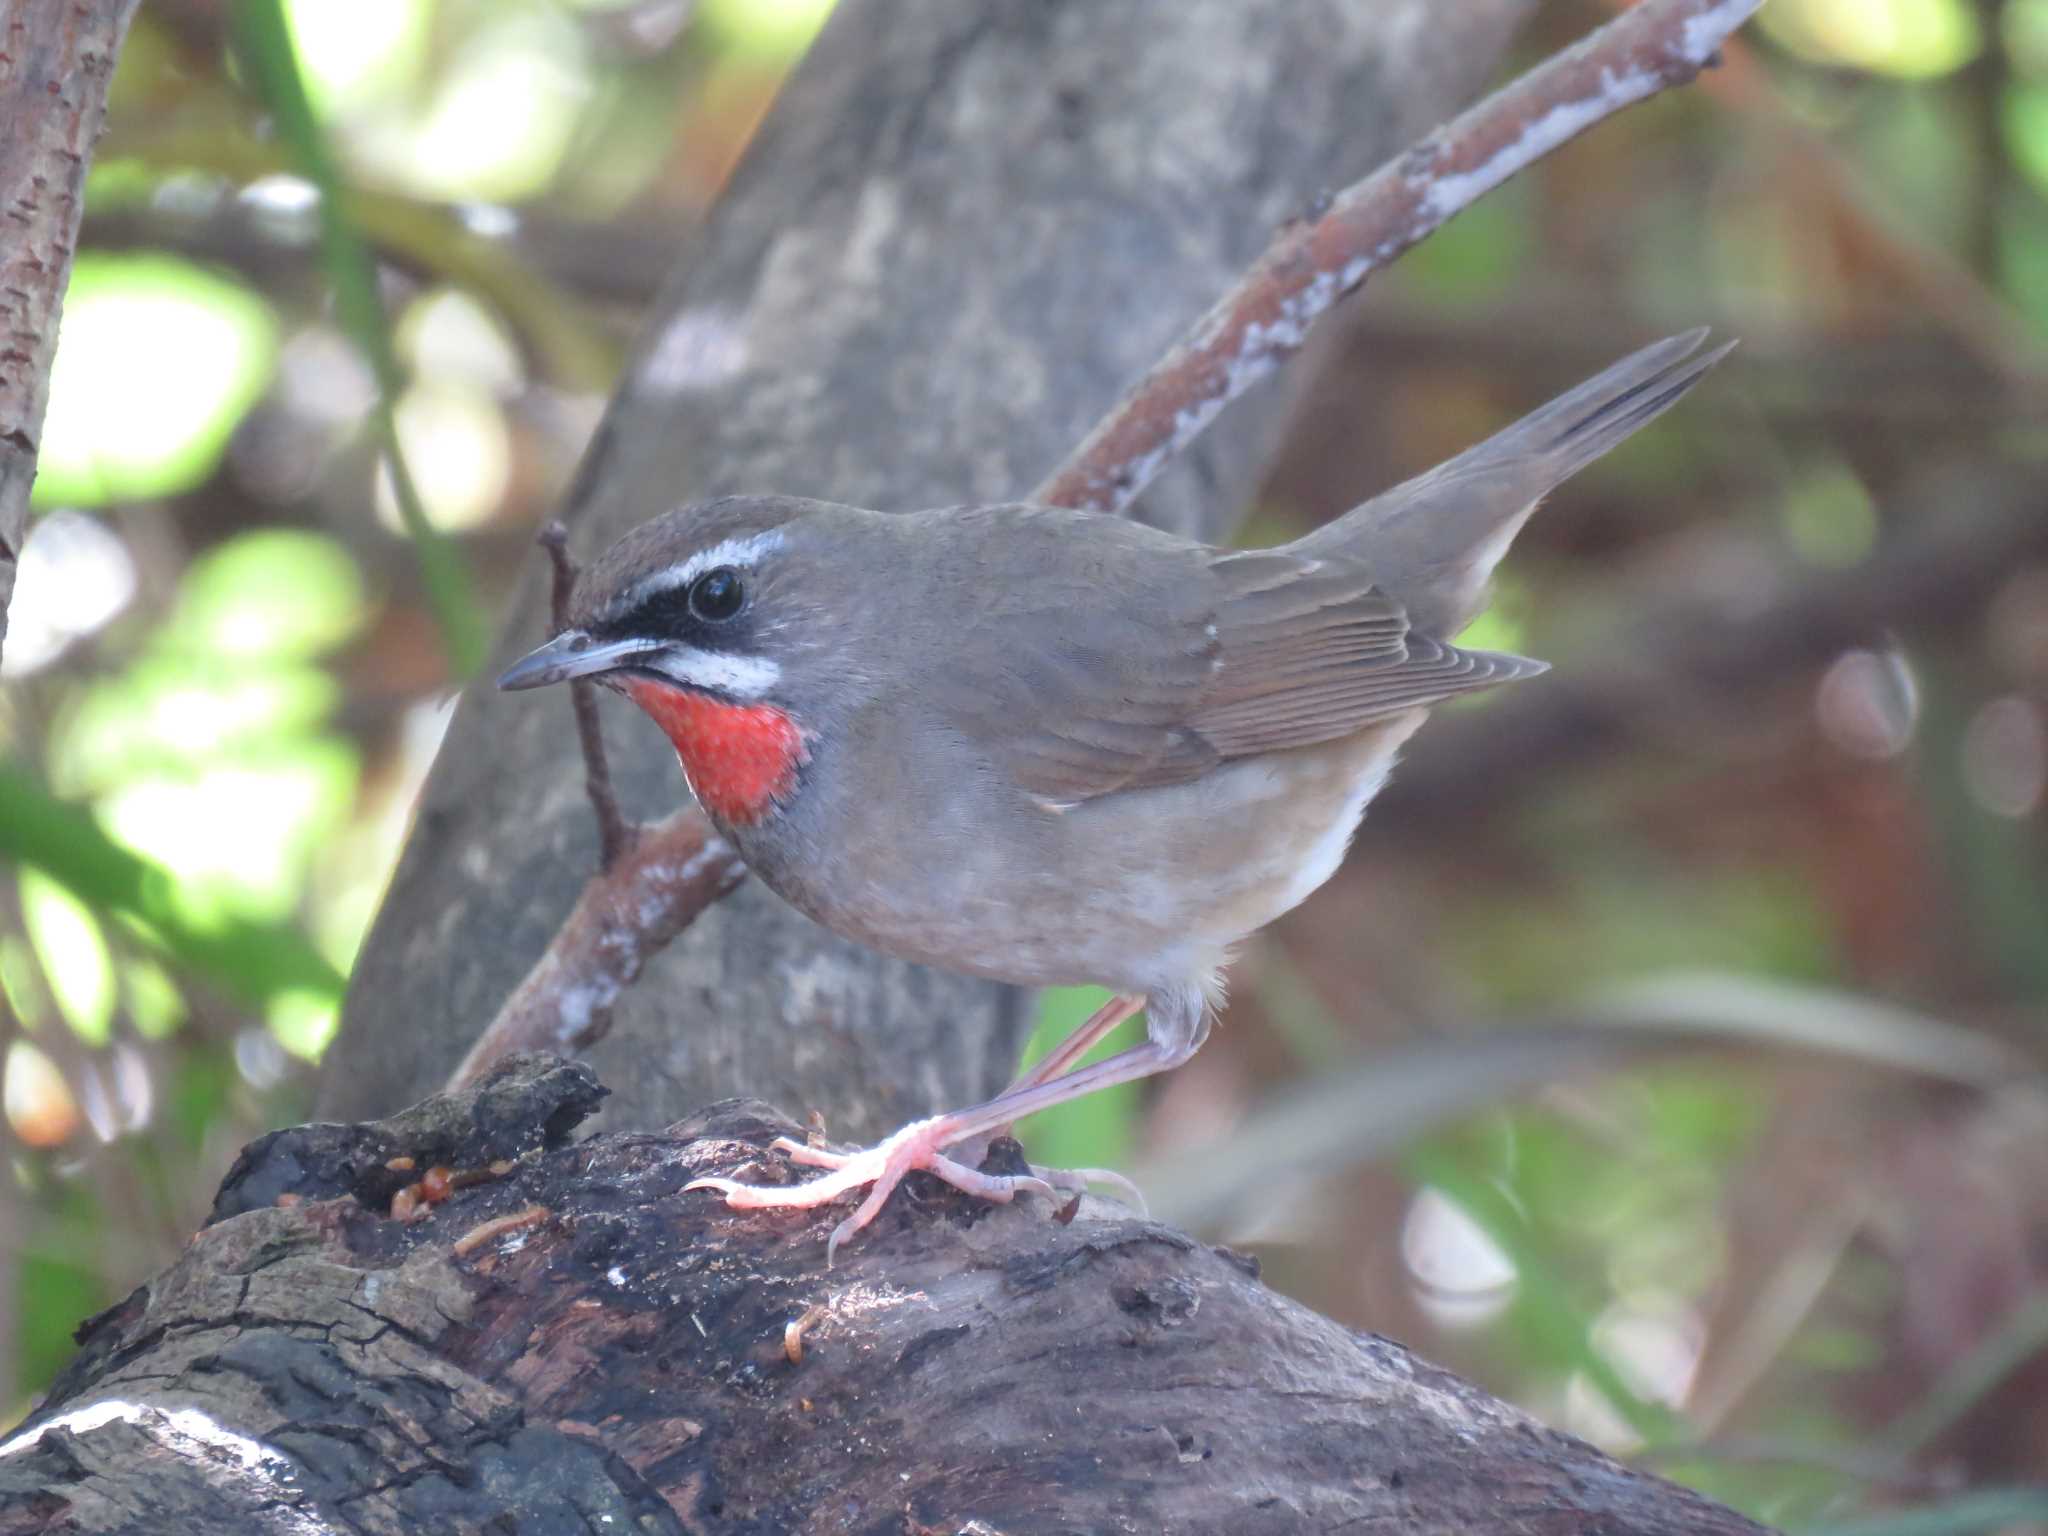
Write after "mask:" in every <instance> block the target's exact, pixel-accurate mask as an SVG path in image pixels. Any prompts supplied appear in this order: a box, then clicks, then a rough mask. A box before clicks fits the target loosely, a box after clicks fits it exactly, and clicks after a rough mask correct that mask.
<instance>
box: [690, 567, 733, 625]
mask: <svg viewBox="0 0 2048 1536" xmlns="http://www.w3.org/2000/svg"><path fill="white" fill-rule="evenodd" d="M746 596H747V592H746V588H744V587H742V586H741V585H740V573H739V572H738V571H736V570H734V569H733V568H732V567H731V566H729V565H721V566H720V567H719V568H718V569H717V570H715V571H706V572H705V573H704V574H703V575H702V576H699V577H698V578H697V579H696V580H695V581H693V582H691V583H690V612H692V613H694V614H695V615H696V616H697V617H698V618H700V619H709V620H712V621H713V622H716V621H717V620H719V619H729V618H731V617H732V616H733V615H734V614H736V613H738V612H739V611H740V604H741V603H742V602H744V601H745V600H746Z"/></svg>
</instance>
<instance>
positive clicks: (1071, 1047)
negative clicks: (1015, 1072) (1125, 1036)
mask: <svg viewBox="0 0 2048 1536" xmlns="http://www.w3.org/2000/svg"><path fill="white" fill-rule="evenodd" d="M1144 1006H1145V994H1144V993H1142V992H1119V993H1117V994H1116V996H1114V997H1112V998H1111V999H1110V1000H1109V1001H1108V1002H1106V1003H1104V1004H1103V1005H1102V1006H1101V1007H1100V1008H1098V1009H1096V1010H1095V1011H1094V1012H1093V1013H1091V1014H1089V1015H1088V1017H1087V1018H1086V1019H1084V1020H1083V1021H1082V1022H1081V1024H1080V1026H1079V1027H1078V1028H1077V1029H1075V1031H1074V1032H1073V1033H1072V1034H1070V1035H1068V1036H1067V1038H1066V1039H1064V1040H1062V1041H1061V1042H1060V1043H1059V1044H1058V1045H1056V1046H1054V1047H1053V1048H1052V1049H1051V1050H1050V1051H1047V1052H1046V1053H1045V1055H1043V1056H1041V1057H1040V1058H1039V1059H1038V1060H1037V1061H1034V1062H1033V1063H1032V1064H1031V1065H1030V1066H1029V1067H1027V1068H1025V1069H1024V1072H1023V1074H1022V1075H1021V1076H1019V1077H1018V1079H1017V1080H1016V1081H1015V1082H1014V1083H1012V1084H1010V1086H1009V1087H1007V1088H1005V1089H1004V1090H1003V1093H1004V1094H1012V1093H1016V1092H1017V1091H1018V1090H1020V1089H1023V1088H1035V1087H1037V1086H1038V1085H1039V1084H1040V1083H1044V1082H1050V1081H1051V1080H1052V1079H1053V1078H1055V1077H1058V1076H1059V1075H1060V1074H1061V1073H1062V1072H1065V1071H1066V1070H1067V1069H1068V1068H1069V1067H1071V1066H1073V1064H1074V1063H1075V1062H1077V1061H1079V1060H1080V1059H1081V1058H1082V1057H1083V1056H1086V1055H1087V1054H1088V1053H1089V1052H1090V1051H1092V1050H1094V1049H1095V1047H1096V1045H1097V1044H1098V1043H1100V1042H1101V1041H1102V1040H1103V1039H1104V1038H1105V1037H1107V1036H1108V1034H1109V1032H1110V1031H1111V1030H1113V1029H1115V1028H1116V1027H1117V1025H1119V1024H1121V1023H1123V1021H1124V1020H1125V1019H1128V1018H1130V1017H1132V1016H1133V1015H1135V1014H1136V1013H1137V1012H1138V1011H1139V1010H1140V1009H1142V1008H1143V1007H1144Z"/></svg>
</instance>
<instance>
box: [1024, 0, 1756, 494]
mask: <svg viewBox="0 0 2048 1536" xmlns="http://www.w3.org/2000/svg"><path fill="white" fill-rule="evenodd" d="M1762 3H1763V0H1642V3H1641V4H1639V5H1637V6H1636V7H1635V8H1634V9H1632V10H1630V11H1629V12H1627V13H1626V14H1625V15H1623V16H1620V17H1618V18H1617V19H1616V20H1614V21H1611V22H1609V23H1608V24H1607V25H1606V26H1604V27H1602V28H1601V29H1600V30H1599V31H1597V32H1594V33H1592V34H1591V35H1590V36H1588V37H1586V38H1584V39H1583V40H1581V41H1580V42H1579V43H1577V44H1575V45H1574V46H1572V47H1570V48H1568V49H1566V50H1565V51H1564V52H1562V53H1559V54H1557V55H1555V56H1554V57H1552V58H1551V59H1549V60H1548V61H1546V62H1545V63H1543V64H1541V65H1539V66H1538V67H1537V68H1535V69H1533V70H1531V71H1530V72H1529V73H1528V74H1526V75H1524V76H1522V77H1521V78H1520V79H1519V80H1516V81H1515V82H1514V83H1513V84H1511V85H1508V86H1506V87H1504V88H1503V89H1501V90H1499V91H1496V92H1495V93H1494V94H1493V95H1491V96H1489V97H1487V99H1486V100H1484V101H1482V102H1480V103H1479V105H1477V106H1476V107H1473V108H1472V109H1471V110H1470V111H1468V112H1466V113H1464V114H1463V115H1462V116H1460V117H1458V118H1457V119H1455V120H1454V121H1452V122H1451V123H1449V124H1447V125H1446V126H1444V127H1442V128H1439V129H1437V130H1436V132H1434V133H1432V134H1431V135H1430V136H1429V137H1428V138H1426V139H1424V140H1423V141H1422V142H1421V143H1419V144H1417V145H1415V146H1414V147H1413V148H1412V149H1410V150H1408V151H1407V152H1406V153H1405V154H1403V155H1401V156H1399V157H1398V158H1396V159H1394V160H1392V161H1390V162H1389V163H1387V164H1386V165H1384V166H1382V167H1381V168H1380V169H1379V170H1377V171H1375V172H1373V173H1372V175H1370V176H1368V177H1366V178H1365V180H1363V181H1360V182H1357V183H1355V184H1354V185H1352V186H1350V187H1348V188H1346V189H1345V190H1344V191H1343V192H1340V193H1338V194H1337V196H1336V197H1334V198H1332V199H1331V200H1330V201H1329V204H1328V206H1327V207H1325V208H1323V209H1322V210H1321V211H1320V212H1318V213H1317V214H1316V216H1315V217H1313V218H1309V219H1304V220H1301V221H1298V222H1294V223H1289V224H1287V225H1285V226H1283V227H1282V228H1281V230H1280V232H1279V233H1278V234H1277V235H1275V236H1274V238H1273V242H1272V244H1271V245H1269V246H1268V247H1267V248H1266V253H1265V254H1264V255H1263V256H1261V257H1260V258H1259V259H1258V261H1257V262H1256V263H1254V264H1253V266H1252V268H1251V270H1250V271H1249V272H1247V273H1246V274H1245V276H1244V278H1243V280H1242V281H1241V282H1239V283H1238V285H1237V286H1236V287H1235V288H1233V289H1232V290H1231V291H1230V292H1229V293H1228V294H1226V295H1224V297H1223V299H1222V300H1221V302H1219V303H1218V304H1217V305H1216V306H1215V307H1214V308H1213V309H1211V310H1210V311H1209V313H1208V314H1206V315H1204V316H1203V317H1202V318H1201V320H1200V321H1199V322H1197V323H1196V325H1195V326H1194V328H1193V329H1192V330H1190V331H1189V332H1188V334H1187V335H1186V336H1185V337H1184V338H1182V340H1181V341H1180V342H1179V344H1178V345H1176V346H1175V347H1174V349H1173V350H1172V351H1171V352H1169V353H1168V354H1167V355H1166V357H1165V358H1163V359H1162V360H1161V361H1160V362H1159V363H1158V365H1157V366H1155V367H1154V368H1153V369H1152V371H1151V372H1150V373H1148V374H1147V375H1146V376H1145V377H1144V378H1143V379H1141V380H1139V382H1138V383H1137V384H1136V385H1135V386H1134V387H1133V388H1132V389H1131V391H1130V392H1129V393H1128V394H1127V395H1125V396H1124V398H1123V400H1122V401H1121V402H1120V403H1119V404H1118V405H1117V406H1116V407H1115V408H1114V409H1113V410H1112V411H1111V412H1110V414H1109V415H1108V416H1107V417H1105V418H1104V419H1103V421H1102V422H1101V423H1100V424H1099V425H1097V427H1096V428H1095V430H1094V431H1093V432H1091V433H1089V435H1088V437H1087V439H1086V441H1084V442H1083V443H1082V444H1081V446H1080V447H1079V448H1077V449H1075V450H1074V453H1073V454H1072V455H1071V456H1070V457H1069V458H1068V460H1067V462H1066V463H1065V464H1063V465H1062V466H1061V467H1060V468H1059V469H1058V470H1057V471H1056V472H1055V473H1054V474H1053V475H1052V477H1051V478H1050V479H1048V480H1047V481H1045V483H1044V484H1042V485H1041V486H1039V488H1038V489H1037V491H1035V492H1034V493H1033V496H1032V499H1033V500H1035V501H1039V502H1044V503H1047V504H1050V505H1054V506H1065V507H1085V508H1088V509H1091V510H1094V511H1099V512H1120V511H1122V510H1123V509H1124V508H1126V507H1128V506H1129V505H1130V504H1131V503H1132V502H1133V501H1134V500H1136V499H1137V497H1138V495H1139V493H1140V492H1142V491H1143V490H1144V489H1145V487H1146V486H1147V485H1149V484H1150V483H1151V482H1152V480H1153V478H1154V477H1155V476H1156V475H1157V474H1158V473H1159V471H1160V470H1161V469H1162V468H1164V467H1165V465H1166V463H1167V461H1168V460H1170V459H1171V458H1172V457H1173V456H1174V455H1175V454H1177V453H1180V452H1182V451H1183V450H1184V449H1186V447H1187V446H1188V445H1189V444H1190V443H1191V442H1193V441H1194V439H1195V438H1196V437H1197V436H1198V435H1200V433H1201V432H1202V430H1203V428H1205V427H1207V426H1208V425H1209V423H1210V422H1211V421H1213V420H1214V419H1215V418H1216V416H1217V414H1218V413H1219V412H1221V411H1222V409H1223V407H1224V406H1226V405H1227V404H1229V403H1230V402H1231V401H1232V400H1235V399H1236V398H1237V397H1238V396H1239V395H1241V394H1243V393H1244V392H1245V391H1246V390H1247V389H1249V388H1250V387H1251V386H1252V385H1253V384H1254V383H1256V382H1257V381H1258V380H1260V379H1262V378H1264V377H1265V376H1266V375H1267V374H1269V373H1271V372H1272V371H1273V370H1274V369H1275V368H1277V367H1279V365H1280V364H1281V363H1282V362H1284V361H1285V360H1286V359H1287V358H1288V357H1289V356H1291V355H1292V354H1293V353H1294V352H1296V351H1298V350H1299V349H1300V347H1301V345H1302V343H1303V342H1304V341H1306V340H1307V338H1308V332H1309V327H1310V326H1311V325H1312V324H1313V323H1314V322H1315V320H1316V319H1317V318H1318V317H1319V316H1320V315H1321V314H1322V313H1323V312H1324V311H1325V310H1327V309H1329V308H1330V306H1331V305H1333V304H1334V303H1336V301H1337V300H1338V299H1340V298H1342V297H1344V295H1346V294H1348V293H1351V292H1352V291H1353V290H1355V289H1356V288H1357V287H1358V286H1359V285H1360V284H1361V283H1363V282H1364V281H1365V279H1366V278H1367V276H1369V275H1370V274H1371V273H1373V272H1375V271H1378V270H1379V269H1380V268H1381V267H1384V266H1386V265H1387V264H1388V263H1389V262H1390V261H1392V260H1393V259H1394V258H1395V257H1396V256H1398V255H1400V254H1401V253H1402V252H1403V251H1405V250H1407V249H1408V248H1409V247H1410V246H1412V245H1414V244H1415V243H1416V242H1417V241H1418V240H1421V239H1422V238H1423V237H1424V236H1425V235H1428V234H1429V233H1430V232H1431V231H1432V230H1434V229H1436V228H1437V227H1438V226H1439V225H1440V224H1442V223H1443V222H1444V221H1445V220H1447V219H1449V218H1450V217H1451V216H1452V215H1453V214H1455V213H1457V212H1458V211H1459V210H1460V209H1463V208H1465V207H1468V206H1469V205H1470V204H1471V203H1473V202H1474V201H1475V200H1477V199H1478V198H1479V197H1480V196H1481V195H1482V194H1483V193H1486V192H1488V191H1491V190H1492V189H1493V188H1494V187H1497V186H1499V185H1500V184H1501V183H1502V182H1503V181H1506V180H1507V179H1508V178H1509V177H1510V176H1512V175H1514V174H1515V173H1516V172H1517V171H1519V170H1521V169H1522V168H1523V167H1525V166H1527V165H1529V164H1530V163H1531V162H1532V161H1535V160H1537V159H1539V158H1541V157H1542V156H1544V155H1546V154H1548V153H1549V152H1550V151H1551V150H1553V149H1555V148H1557V147H1558V146H1559V145H1560V144H1563V143H1564V142H1566V141H1567V140H1569V139H1571V138H1574V137H1576V136H1577V135H1578V134H1579V133H1580V132H1582V131H1583V130H1585V129H1587V128H1589V127H1591V126H1592V125H1593V124H1594V123H1597V122H1599V121H1600V120H1601V119H1603V118H1605V117H1608V116H1610V115H1611V114H1613V113H1615V112H1618V111H1620V110H1621V109H1622V108H1623V107H1626V106H1629V105H1631V104H1633V103H1635V102H1638V101H1642V100H1644V99H1646V98H1648V97H1650V96H1654V95H1656V94H1657V93H1658V92H1660V91H1663V90H1665V89H1666V88H1668V87H1670V86H1674V85H1683V84H1685V83H1686V82H1687V81H1689V80H1691V79H1692V78H1693V77H1694V76H1695V75H1697V74H1698V73H1699V71H1700V70H1701V69H1703V68H1705V67H1706V66H1707V65H1708V64H1710V63H1712V62H1714V60H1715V55H1716V53H1717V51H1718V50H1719V48H1720V46H1721V43H1722V41H1723V40H1724V39H1725V38H1726V37H1727V36H1728V34H1729V33H1731V32H1733V31H1734V30H1735V28H1736V27H1738V26H1740V25H1741V24H1742V22H1743V21H1744V20H1745V19H1747V18H1748V16H1749V15H1750V13H1751V12H1752V11H1754V10H1756V8H1757V7H1758V6H1759V5H1761V4H1762Z"/></svg>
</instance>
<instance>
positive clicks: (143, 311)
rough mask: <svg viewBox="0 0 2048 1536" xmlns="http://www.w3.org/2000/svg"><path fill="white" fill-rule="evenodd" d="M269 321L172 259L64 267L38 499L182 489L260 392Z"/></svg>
mask: <svg viewBox="0 0 2048 1536" xmlns="http://www.w3.org/2000/svg"><path fill="white" fill-rule="evenodd" d="M277 347H278V337H277V322H276V320H275V319H274V318H273V317H272V315H271V312H270V308H269V306H268V305H266V304H265V303H264V302H263V301H262V300H261V299H259V298H258V297H257V296H256V295H255V294H254V293H253V292H251V291H250V290H249V289H247V288H245V287H243V286H242V285H241V284H240V283H236V282H232V281H230V280H228V279H227V278H224V277H221V276H218V275H216V274H214V273H212V272H209V271H207V270H205V269H204V268H201V267H198V266H195V265H193V264H192V263H191V262H187V261H181V260H178V259H177V258H175V257H170V256H159V255H145V256H103V255H95V254H92V253H89V252H88V253H85V254H81V255H80V256H79V257H78V259H77V262H76V263H75V264H74V266H73V268H72V273H71V287H70V290H69V292H68V293H67V294H66V295H65V299H64V315H63V319H62V321H61V323H60V324H59V327H58V331H57V353H56V358H55V360H54V362H53V363H52V364H51V368H50V407H49V414H48V416H47V417H46V418H45V421H44V425H43V441H42V450H41V454H40V456H39V460H38V464H37V471H36V483H35V499H36V502H37V504H38V505H42V506H49V505H55V504H74V505H76V504H95V505H96V504H99V503H104V502H110V501H136V500H143V499H146V498H149V497H156V496H168V495H172V494H175V493H176V492H179V491H184V490H189V489H191V488H192V487H193V486H195V485H198V484H199V483H200V482H201V481H203V480H204V479H205V478H206V477H207V476H208V475H209V474H210V473H212V470H213V466H214V465H215V463H216V462H217V461H218V460H219V458H220V455H221V452H222V450H223V449H224V448H226V446H227V441H228V435H229V434H230V433H231V432H232V431H233V430H234V428H235V425H236V424H237V423H238V422H239V421H240V420H241V419H242V417H243V415H244V414H245V413H246V412H247V411H248V409H249V407H250V406H252V405H254V404H255V403H256V401H257V399H258V398H259V397H260V396H261V395H262V393H263V389H264V386H265V384H266V383H267V382H268V380H269V378H270V374H271V370H272V368H273V367H274V365H275V364H276V361H277Z"/></svg>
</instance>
